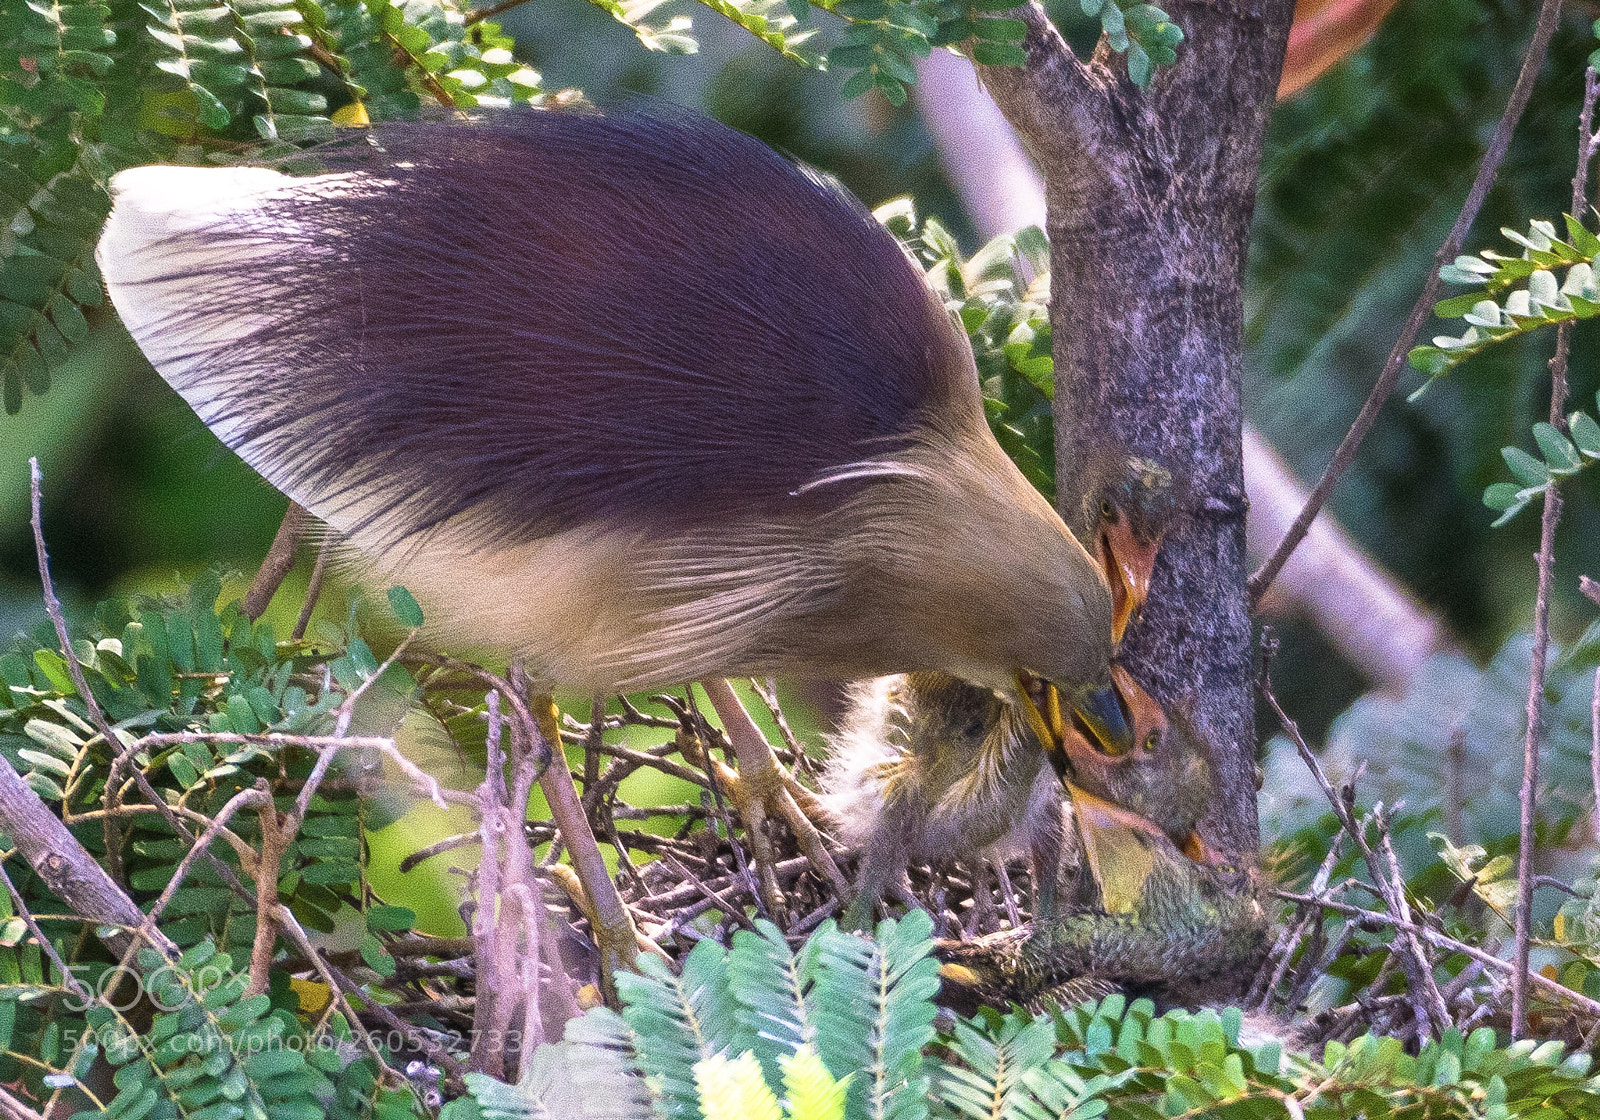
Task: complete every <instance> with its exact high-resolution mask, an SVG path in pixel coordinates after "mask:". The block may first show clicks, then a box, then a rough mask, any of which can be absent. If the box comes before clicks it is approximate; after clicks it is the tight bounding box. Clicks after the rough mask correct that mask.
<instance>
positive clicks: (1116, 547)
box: [1100, 517, 1160, 642]
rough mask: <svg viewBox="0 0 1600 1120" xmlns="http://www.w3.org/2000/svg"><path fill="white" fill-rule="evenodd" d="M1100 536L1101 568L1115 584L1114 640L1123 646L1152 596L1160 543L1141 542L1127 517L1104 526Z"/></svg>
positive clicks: (1112, 591) (1112, 618)
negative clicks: (1125, 633)
mask: <svg viewBox="0 0 1600 1120" xmlns="http://www.w3.org/2000/svg"><path fill="white" fill-rule="evenodd" d="M1100 536H1101V541H1100V551H1101V556H1100V564H1101V567H1102V568H1104V569H1105V574H1106V579H1107V580H1108V581H1109V582H1110V584H1111V640H1112V642H1120V641H1122V634H1123V631H1125V630H1127V628H1128V623H1129V622H1130V621H1131V620H1132V619H1133V616H1134V615H1136V614H1138V613H1139V609H1140V608H1141V607H1143V606H1144V601H1145V600H1146V599H1147V598H1149V596H1150V576H1151V574H1152V573H1153V572H1154V571H1155V567H1156V552H1157V550H1158V548H1159V547H1160V542H1159V541H1141V540H1139V539H1138V538H1137V537H1136V536H1135V535H1134V533H1133V530H1132V529H1130V528H1129V527H1128V520H1127V518H1125V517H1124V518H1118V519H1117V520H1116V521H1114V522H1111V523H1108V524H1106V525H1103V526H1102V527H1101V529H1100Z"/></svg>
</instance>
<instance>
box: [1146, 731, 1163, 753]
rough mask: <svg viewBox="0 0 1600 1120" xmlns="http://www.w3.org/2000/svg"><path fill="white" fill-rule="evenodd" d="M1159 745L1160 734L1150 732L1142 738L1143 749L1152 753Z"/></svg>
mask: <svg viewBox="0 0 1600 1120" xmlns="http://www.w3.org/2000/svg"><path fill="white" fill-rule="evenodd" d="M1160 745H1161V732H1159V731H1152V732H1150V734H1148V735H1146V736H1145V738H1144V749H1145V750H1147V751H1153V750H1155V749H1156V748H1157V747H1159V746H1160Z"/></svg>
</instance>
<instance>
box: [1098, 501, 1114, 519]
mask: <svg viewBox="0 0 1600 1120" xmlns="http://www.w3.org/2000/svg"><path fill="white" fill-rule="evenodd" d="M1100 516H1101V517H1103V518H1105V519H1106V520H1107V521H1109V522H1111V523H1112V524H1116V521H1117V507H1116V506H1114V505H1112V504H1111V501H1110V499H1109V498H1102V499H1100Z"/></svg>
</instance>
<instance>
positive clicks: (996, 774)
mask: <svg viewBox="0 0 1600 1120" xmlns="http://www.w3.org/2000/svg"><path fill="white" fill-rule="evenodd" d="M1088 475H1089V477H1090V478H1091V480H1094V481H1092V482H1091V484H1090V486H1089V487H1088V489H1087V490H1086V492H1085V494H1084V496H1083V498H1082V500H1081V502H1080V503H1079V509H1078V516H1077V517H1076V518H1074V519H1073V520H1074V522H1075V524H1074V525H1073V528H1074V531H1076V532H1078V533H1079V535H1080V538H1081V539H1083V540H1084V541H1085V543H1086V545H1088V546H1089V547H1090V548H1091V551H1092V552H1093V553H1094V554H1095V557H1096V559H1097V560H1098V561H1099V563H1100V565H1101V568H1102V570H1103V571H1104V573H1105V575H1106V579H1107V582H1108V584H1109V585H1110V586H1111V589H1112V602H1113V622H1112V634H1113V639H1114V640H1117V641H1120V640H1121V637H1122V634H1123V631H1124V630H1125V628H1126V626H1127V625H1128V622H1129V620H1130V619H1131V618H1132V617H1133V616H1134V615H1135V614H1136V613H1137V611H1138V610H1139V608H1140V607H1141V606H1142V605H1143V603H1144V600H1145V597H1146V595H1147V594H1148V592H1149V587H1150V578H1151V575H1152V572H1153V569H1154V565H1155V558H1156V553H1157V550H1158V549H1159V547H1160V541H1161V537H1162V535H1163V534H1164V532H1165V530H1166V527H1167V526H1168V525H1169V524H1170V523H1171V521H1172V519H1173V517H1174V516H1175V514H1176V511H1177V510H1178V508H1179V506H1180V505H1181V500H1180V490H1179V488H1177V487H1175V486H1174V484H1173V480H1172V477H1171V475H1170V474H1168V473H1167V472H1166V471H1164V470H1162V469H1161V468H1160V467H1159V466H1157V465H1156V464H1154V463H1152V462H1150V461H1149V460H1146V459H1140V458H1136V457H1131V456H1126V455H1115V454H1111V453H1107V454H1104V455H1101V456H1098V457H1097V458H1096V459H1095V460H1094V461H1093V462H1092V463H1091V464H1090V468H1089V471H1088ZM1113 680H1114V683H1115V686H1116V691H1117V692H1118V694H1119V696H1118V699H1119V701H1120V702H1121V704H1122V705H1123V706H1124V708H1125V710H1126V712H1127V715H1128V717H1129V718H1128V723H1129V726H1130V727H1131V729H1132V732H1133V734H1132V742H1133V743H1134V744H1136V746H1135V747H1134V749H1133V751H1132V752H1126V753H1129V754H1131V755H1132V756H1133V757H1131V758H1128V760H1127V762H1126V763H1125V764H1123V765H1121V766H1120V767H1118V766H1115V765H1108V763H1109V760H1110V759H1112V758H1115V757H1116V756H1117V755H1118V754H1119V753H1123V752H1119V750H1118V748H1117V746H1116V745H1115V744H1111V743H1108V742H1107V741H1106V740H1105V739H1104V738H1103V737H1100V736H1096V735H1095V734H1093V729H1092V728H1089V727H1084V726H1080V725H1079V721H1077V720H1076V719H1072V720H1071V721H1070V722H1069V721H1068V720H1065V719H1063V718H1062V715H1061V706H1060V703H1059V697H1057V696H1056V695H1055V694H1054V692H1053V690H1052V689H1051V688H1050V687H1049V686H1048V685H1044V684H1042V683H1040V682H1036V681H1028V680H1019V682H1018V688H1017V689H1016V691H1015V692H1013V693H1009V694H1008V693H1001V692H997V691H995V690H994V689H991V688H985V687H981V686H979V685H975V684H971V683H969V682H967V681H963V680H961V679H959V678H957V677H954V676H951V675H949V674H946V673H914V674H908V675H904V676H898V677H889V678H883V679H880V680H878V681H874V682H870V683H868V684H867V685H865V686H863V687H862V688H861V689H859V690H858V691H857V693H856V695H855V696H854V698H853V701H852V704H851V707H850V710H849V711H848V712H847V714H846V716H845V718H844V719H843V720H842V721H841V725H842V728H843V730H842V731H841V732H840V733H839V734H838V735H836V736H835V737H834V740H833V744H832V746H833V750H832V758H831V761H830V765H829V767H828V770H827V772H826V774H825V776H824V779H823V783H822V785H823V796H822V801H823V803H824V805H825V807H826V808H827V809H828V810H829V813H830V815H831V817H832V818H833V821H834V824H835V828H836V830H837V831H838V832H839V833H840V834H841V836H842V838H844V839H845V840H846V841H848V842H852V843H855V844H858V845H861V846H862V847H863V848H864V852H863V855H862V858H861V869H860V873H859V877H858V882H857V892H856V898H855V899H854V900H853V902H852V905H851V907H850V910H849V912H848V913H847V915H846V919H845V920H846V924H847V925H849V926H852V927H861V926H864V925H866V924H867V923H868V921H869V920H870V918H871V914H872V908H873V907H874V906H875V905H876V903H877V901H878V899H879V898H880V897H881V896H882V894H883V891H884V890H885V889H886V888H887V887H888V885H889V884H890V883H891V882H893V881H894V880H896V879H897V878H898V877H899V876H900V875H902V874H903V873H904V870H905V868H906V866H907V865H908V864H910V863H912V862H925V861H927V860H930V859H937V858H945V857H948V856H951V855H953V854H957V853H959V854H964V855H970V854H975V853H978V852H981V851H984V850H988V849H995V851H994V854H996V855H999V856H1001V857H1004V856H1007V855H1010V854H1014V853H1015V852H1016V851H1018V850H1026V851H1028V852H1029V854H1030V855H1031V857H1032V858H1033V860H1034V863H1035V865H1036V867H1035V874H1036V882H1039V883H1040V884H1042V885H1043V889H1042V890H1041V891H1040V896H1041V897H1040V900H1039V903H1038V904H1037V907H1036V908H1038V909H1040V910H1041V911H1045V912H1048V911H1049V910H1050V909H1052V908H1053V906H1054V883H1055V878H1056V876H1055V873H1054V871H1053V870H1049V871H1047V870H1044V869H1045V868H1051V869H1053V868H1054V867H1055V866H1056V865H1057V864H1058V863H1059V862H1060V858H1061V826H1060V810H1059V805H1060V800H1061V788H1060V785H1059V784H1058V782H1057V781H1056V780H1055V775H1054V774H1052V772H1051V768H1050V767H1046V766H1044V765H1043V763H1044V761H1045V758H1046V753H1045V751H1044V750H1043V749H1041V743H1048V745H1049V748H1050V751H1051V754H1052V756H1053V758H1052V761H1053V762H1055V763H1056V765H1057V767H1058V769H1060V771H1061V773H1062V777H1063V779H1064V780H1065V778H1066V769H1065V768H1066V767H1067V766H1068V765H1069V764H1070V762H1069V759H1068V758H1067V757H1066V754H1065V753H1064V751H1065V748H1064V745H1063V744H1064V742H1065V740H1066V739H1067V738H1069V737H1072V738H1074V740H1075V744H1076V745H1081V749H1079V750H1076V751H1075V752H1074V753H1076V754H1078V755H1079V757H1080V758H1081V760H1082V766H1083V768H1084V770H1085V780H1087V781H1088V782H1089V783H1090V785H1091V787H1092V789H1094V790H1095V791H1097V792H1099V793H1101V794H1108V795H1112V796H1113V797H1114V796H1115V794H1114V792H1113V788H1112V785H1111V784H1109V783H1110V782H1111V781H1112V779H1113V776H1114V775H1115V774H1117V772H1118V771H1119V770H1120V773H1121V775H1122V776H1121V777H1120V778H1118V779H1117V780H1119V781H1122V782H1124V783H1130V782H1131V784H1132V785H1133V786H1138V785H1139V784H1140V783H1141V782H1143V783H1146V784H1148V785H1150V786H1151V787H1152V788H1160V787H1161V786H1162V785H1164V784H1165V783H1163V782H1162V781H1160V780H1158V779H1145V778H1142V777H1138V776H1137V775H1142V774H1144V773H1145V772H1147V771H1154V772H1165V773H1172V774H1176V773H1177V772H1178V771H1179V770H1184V771H1187V770H1188V769H1190V767H1189V764H1188V763H1187V762H1185V763H1184V764H1183V765H1182V766H1177V765H1176V764H1175V762H1174V760H1172V759H1171V758H1170V757H1169V755H1168V753H1167V752H1166V751H1165V749H1164V744H1165V741H1166V719H1165V716H1164V715H1163V714H1162V712H1161V710H1160V707H1159V705H1157V704H1156V703H1155V701H1154V700H1152V699H1151V698H1150V697H1149V696H1148V694H1146V693H1145V692H1144V690H1143V689H1141V688H1139V686H1138V685H1137V683H1136V682H1134V681H1133V680H1132V678H1131V677H1129V676H1128V675H1127V674H1126V672H1125V671H1122V670H1120V669H1118V668H1114V670H1113ZM1173 780H1176V779H1175V778H1174V779H1173ZM1145 800H1146V801H1151V800H1152V798H1150V797H1149V796H1146V798H1145ZM996 846H998V847H996Z"/></svg>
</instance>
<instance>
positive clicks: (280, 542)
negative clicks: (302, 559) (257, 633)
mask: <svg viewBox="0 0 1600 1120" xmlns="http://www.w3.org/2000/svg"><path fill="white" fill-rule="evenodd" d="M309 521H310V515H309V514H307V513H306V511H305V510H304V509H303V508H302V507H301V506H300V505H299V503H297V502H290V503H289V508H288V509H286V510H284V512H283V521H282V523H281V524H280V525H279V526H278V532H277V535H276V536H274V537H273V538H272V547H270V548H268V549H267V556H266V559H264V560H262V561H261V567H260V568H259V569H258V570H257V571H256V578H255V580H254V582H252V583H251V584H250V590H249V592H247V593H246V594H245V597H244V616H245V617H246V618H248V619H249V620H250V621H251V622H254V621H255V620H256V619H258V618H260V617H261V616H262V615H264V614H266V613H267V607H268V606H269V605H270V604H271V602H272V597H273V596H274V595H276V594H277V593H278V588H279V587H281V586H283V580H284V577H285V576H287V575H288V574H289V570H290V569H291V568H293V567H294V554H295V550H296V549H297V548H299V547H300V538H301V537H302V536H304V535H305V531H306V524H307V523H308V522H309Z"/></svg>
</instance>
